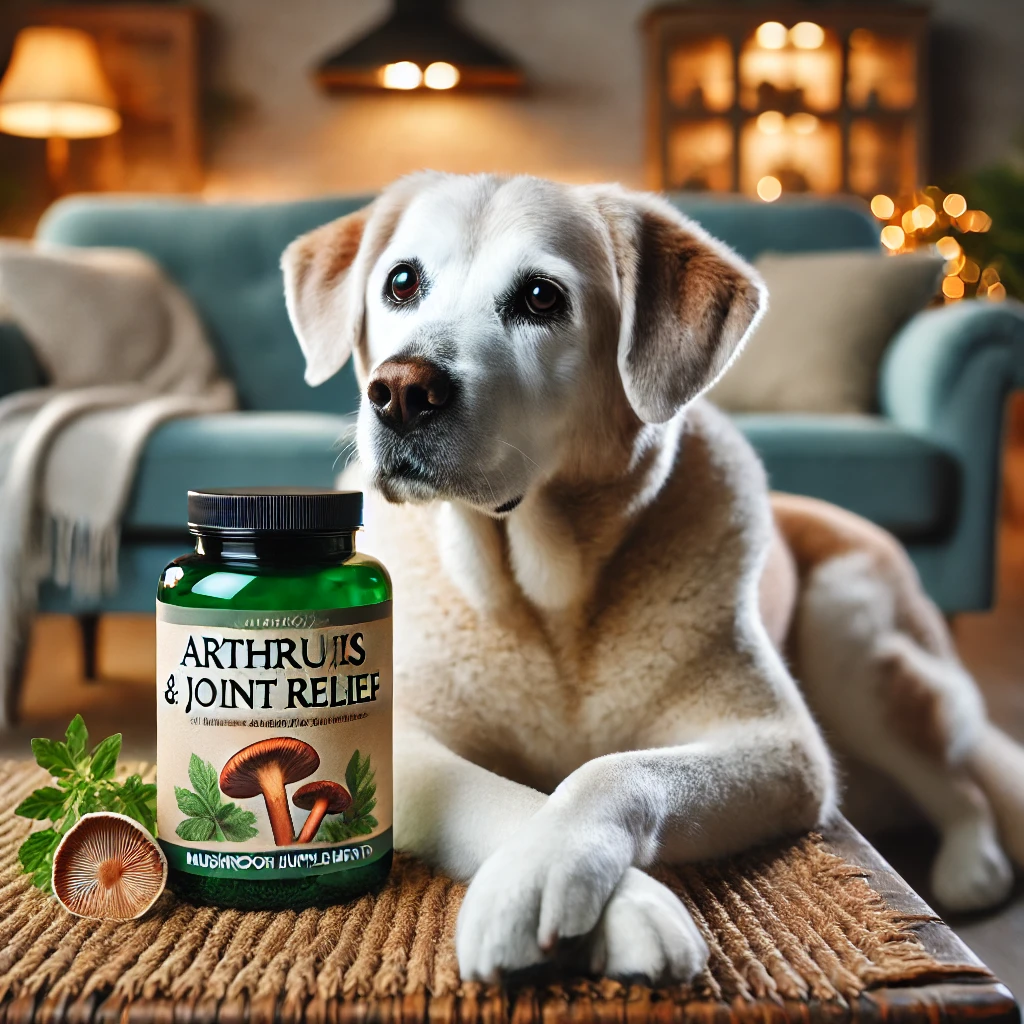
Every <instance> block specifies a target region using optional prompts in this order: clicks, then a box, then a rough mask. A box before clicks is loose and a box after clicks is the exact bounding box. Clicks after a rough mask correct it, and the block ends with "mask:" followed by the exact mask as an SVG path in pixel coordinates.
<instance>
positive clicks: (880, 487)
mask: <svg viewBox="0 0 1024 1024" xmlns="http://www.w3.org/2000/svg"><path fill="white" fill-rule="evenodd" d="M735 420H736V423H737V424H738V426H739V427H740V429H741V430H742V431H743V433H744V434H745V435H746V436H747V439H748V440H749V441H750V443H751V444H752V445H753V446H754V448H755V449H756V450H757V452H758V454H759V455H760V456H761V458H762V459H763V460H764V463H765V466H766V468H767V470H768V479H769V483H770V485H771V487H772V488H773V489H774V490H777V491H789V492H791V493H794V494H807V495H810V496H811V497H814V498H822V499H824V500H825V501H831V502H834V503H835V504H837V505H842V506H843V507H844V508H848V509H850V511H852V512H856V513H858V514H859V515H862V516H865V517H866V518H867V519H870V520H872V522H875V523H878V524H879V525H880V526H884V527H885V528H886V529H888V530H891V531H892V532H893V533H895V534H896V535H897V536H898V537H900V538H901V539H903V540H920V539H925V538H928V539H933V538H937V537H939V536H941V535H942V534H943V533H945V532H946V531H947V530H948V529H950V528H951V527H952V525H953V523H954V522H955V519H956V514H957V507H958V503H959V491H960V480H959V470H958V465H957V462H956V460H955V458H954V457H953V456H952V455H950V454H949V453H948V452H946V451H945V450H944V449H943V448H941V447H939V446H938V445H937V444H935V443H933V442H932V441H929V440H927V439H926V438H923V437H920V436H918V435H916V434H911V433H909V432H908V431H906V430H902V429H901V428H899V427H897V426H895V425H894V424H893V423H892V422H891V421H890V420H886V419H882V418H881V417H879V416H861V415H819V414H806V415H804V414H787V415H781V414H771V415H758V414H746V415H738V416H736V417H735Z"/></svg>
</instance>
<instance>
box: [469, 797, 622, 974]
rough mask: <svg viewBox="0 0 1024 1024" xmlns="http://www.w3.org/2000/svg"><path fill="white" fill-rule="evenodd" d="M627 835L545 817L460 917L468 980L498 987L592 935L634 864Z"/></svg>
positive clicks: (491, 871) (472, 891)
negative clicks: (559, 947)
mask: <svg viewBox="0 0 1024 1024" xmlns="http://www.w3.org/2000/svg"><path fill="white" fill-rule="evenodd" d="M631 853H632V851H631V848H630V844H629V841H628V837H627V836H625V835H624V834H622V835H620V834H619V833H618V832H616V831H615V830H607V829H606V830H603V831H602V833H601V834H600V836H594V835H593V834H591V833H589V832H588V831H586V830H576V829H573V828H572V827H571V826H567V825H566V823H564V822H558V821H556V820H555V819H553V818H551V817H550V816H548V815H546V814H545V813H544V812H543V811H542V812H540V813H539V814H538V815H537V816H536V817H535V818H534V819H532V820H531V821H530V822H529V823H528V824H527V825H526V826H524V828H523V829H522V830H521V831H520V832H519V833H518V834H517V835H516V836H515V837H514V838H513V839H512V840H511V841H510V842H509V843H507V844H505V845H504V846H503V847H501V848H500V849H499V850H497V851H496V852H495V853H494V854H492V855H491V856H490V857H489V858H488V859H487V860H486V861H485V862H484V863H483V865H482V866H481V867H480V870H479V871H478V872H477V873H476V876H475V877H474V878H473V881H472V883H471V884H470V886H469V889H468V890H467V892H466V898H465V900H463V903H462V909H461V910H460V912H459V921H458V928H457V930H456V939H455V945H456V952H457V953H458V958H459V970H460V971H461V973H462V977H463V979H464V980H466V981H496V980H498V978H499V977H500V976H501V975H502V974H505V973H507V972H509V971H516V970H520V969H522V968H525V967H532V966H534V965H536V964H539V963H541V962H542V961H544V960H545V959H547V957H548V955H549V954H551V953H552V952H553V951H554V949H555V946H556V944H557V943H558V942H559V940H562V939H572V938H575V937H577V936H581V935H586V934H588V933H589V932H590V931H591V930H592V929H593V928H594V926H595V925H596V924H597V922H598V919H599V918H600V916H601V911H602V910H603V909H604V905H605V903H606V901H607V900H608V897H609V895H610V894H611V892H612V890H613V889H614V888H615V886H616V884H617V883H618V882H619V880H620V879H621V878H622V875H623V872H624V871H625V870H626V868H627V866H628V865H629V862H630V859H631Z"/></svg>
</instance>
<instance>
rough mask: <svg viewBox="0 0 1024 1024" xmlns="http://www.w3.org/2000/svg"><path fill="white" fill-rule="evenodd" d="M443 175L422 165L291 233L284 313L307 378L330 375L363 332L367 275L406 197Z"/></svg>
mask: <svg viewBox="0 0 1024 1024" xmlns="http://www.w3.org/2000/svg"><path fill="white" fill-rule="evenodd" d="M440 177H442V175H439V174H437V173H436V172H433V171H420V172H418V173H417V174H410V175H408V176H407V177H405V178H400V179H399V180H398V181H396V182H395V183H394V184H393V185H390V186H388V188H386V189H385V190H384V191H383V192H382V193H381V194H380V196H379V197H378V198H377V199H375V200H374V201H373V202H372V203H370V205H369V206H365V207H363V209H361V210H356V211H355V212H354V213H350V214H348V215H347V216H345V217H339V218H338V220H334V221H331V222H330V223H329V224H324V225H323V227H319V228H315V229H314V230H313V231H310V232H309V233H308V234H305V235H303V236H302V237H301V238H297V239H295V241H294V242H292V244H291V245H289V246H288V248H287V249H285V251H284V255H283V256H282V257H281V269H282V271H283V272H284V297H285V303H286V305H287V306H288V316H289V317H290V318H291V321H292V327H293V328H294V329H295V334H296V336H297V337H298V339H299V345H300V346H301V347H302V353H303V355H304V356H305V357H306V383H307V384H311V385H313V386H314V387H315V386H316V385H317V384H323V382H324V381H325V380H328V379H329V378H330V377H333V376H334V375H335V374H336V373H337V372H338V371H339V370H340V369H341V368H342V367H343V366H344V365H345V363H346V362H348V359H349V357H350V356H351V355H352V352H353V350H358V349H359V347H360V343H361V341H362V337H363V316H364V313H365V308H364V306H365V301H364V300H365V295H364V293H365V291H366V278H367V276H368V275H369V273H370V270H371V269H372V268H373V264H374V263H375V262H376V260H377V258H378V257H379V256H380V254H381V253H382V252H383V251H384V249H385V247H386V246H387V244H388V242H389V241H390V240H391V236H392V235H393V234H394V231H395V227H396V226H397V224H398V221H399V220H400V219H401V216H402V214H403V213H404V212H405V209H406V207H407V206H408V205H409V202H410V200H411V199H412V198H413V196H415V195H416V193H417V192H419V191H420V190H421V189H422V188H423V187H424V186H425V185H428V184H429V183H430V182H432V181H435V180H437V179H438V178H440Z"/></svg>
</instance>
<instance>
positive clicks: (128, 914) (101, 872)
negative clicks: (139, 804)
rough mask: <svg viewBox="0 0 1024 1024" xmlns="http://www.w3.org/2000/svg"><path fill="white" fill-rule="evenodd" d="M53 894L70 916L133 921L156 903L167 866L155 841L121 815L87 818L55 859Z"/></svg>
mask: <svg viewBox="0 0 1024 1024" xmlns="http://www.w3.org/2000/svg"><path fill="white" fill-rule="evenodd" d="M52 882H53V891H54V894H55V895H56V897H57V899H58V900H59V901H60V903H61V904H62V905H63V906H64V908H65V909H66V910H68V911H69V912H70V913H72V914H75V915H76V916H78V917H90V918H96V919H98V920H102V921H130V920H132V919H133V918H136V917H141V916H142V915H143V914H144V913H145V912H146V911H147V910H149V908H150V907H151V906H152V905H153V904H154V903H155V902H156V900H157V897H159V895H160V893H161V892H163V889H164V885H165V884H166V882H167V860H166V858H165V857H164V854H163V851H162V850H161V849H160V847H159V846H158V845H157V842H156V840H155V839H154V838H153V837H152V836H151V835H150V834H149V832H147V831H146V829H144V828H143V827H142V826H141V825H140V824H139V823H138V822H136V821H134V820H133V819H131V818H128V817H126V816H125V815H123V814H113V813H111V812H107V811H100V812H96V813H93V814H85V815H83V816H82V818H81V819H80V820H79V821H78V822H77V823H76V824H75V825H74V826H73V827H72V828H71V829H70V830H69V831H68V833H67V834H66V835H65V836H64V838H63V839H62V840H61V842H60V845H59V846H58V847H57V850H56V852H55V853H54V856H53V876H52Z"/></svg>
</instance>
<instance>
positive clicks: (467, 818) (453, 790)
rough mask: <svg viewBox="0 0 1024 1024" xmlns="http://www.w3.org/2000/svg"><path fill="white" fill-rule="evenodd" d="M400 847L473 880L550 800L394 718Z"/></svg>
mask: <svg viewBox="0 0 1024 1024" xmlns="http://www.w3.org/2000/svg"><path fill="white" fill-rule="evenodd" d="M394 751H395V753H394V763H395V845H396V847H397V848H398V849H400V850H407V851H408V852H409V853H414V854H416V856H418V857H421V858H422V859H423V860H425V861H427V862H428V863H430V864H433V865H435V866H436V867H438V868H440V869H441V870H442V871H444V872H445V873H446V874H448V875H451V877H452V878H455V879H458V880H460V881H468V880H469V879H470V878H472V877H473V875H474V874H475V873H476V871H477V869H478V868H479V867H480V865H481V864H482V863H483V862H484V861H485V860H486V859H487V858H488V857H489V856H490V855H491V854H492V853H493V852H494V851H495V850H496V849H497V848H498V847H499V846H500V845H501V844H502V843H503V842H505V841H506V840H508V839H510V838H511V837H512V835H514V834H515V832H516V831H517V830H518V829H519V827H520V826H521V825H522V824H523V823H524V822H525V821H527V820H528V819H529V818H530V817H531V816H532V815H534V814H536V812H537V811H539V810H540V809H541V808H542V807H543V806H544V804H545V802H546V801H547V799H548V798H547V796H545V795H544V794H543V793H540V792H538V791H537V790H535V789H530V787H529V786H522V785H520V784H519V783H518V782H513V781H511V780H510V779H505V778H502V777H501V776H500V775H496V774H495V773H494V772H490V771H487V769H486V768H481V767H480V766H479V765H476V764H473V762H472V761H467V760H466V759H465V758H464V757H460V756H459V755H458V754H456V753H454V752H453V751H451V750H449V749H448V748H447V747H446V746H445V745H444V744H443V743H441V742H440V741H439V740H437V739H436V738H435V737H434V736H432V735H431V734H430V733H429V732H428V731H427V730H426V729H425V728H423V727H422V726H421V725H419V724H418V723H417V722H416V721H415V720H411V719H408V718H396V720H395V744H394Z"/></svg>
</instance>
